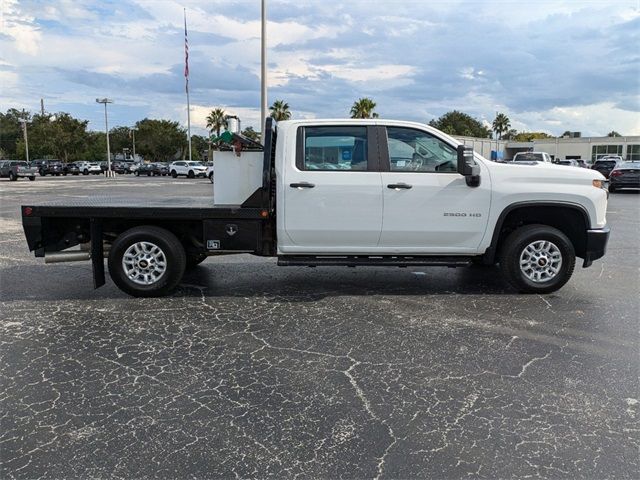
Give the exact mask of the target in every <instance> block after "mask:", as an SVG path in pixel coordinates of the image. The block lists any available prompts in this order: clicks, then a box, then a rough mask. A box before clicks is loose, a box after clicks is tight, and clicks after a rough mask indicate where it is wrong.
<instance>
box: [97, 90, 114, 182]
mask: <svg viewBox="0 0 640 480" xmlns="http://www.w3.org/2000/svg"><path fill="white" fill-rule="evenodd" d="M96 102H97V103H104V129H105V133H106V134H107V171H106V172H105V174H106V175H107V177H115V173H113V170H111V148H110V147H109V120H108V118H107V103H113V100H111V99H109V98H96Z"/></svg>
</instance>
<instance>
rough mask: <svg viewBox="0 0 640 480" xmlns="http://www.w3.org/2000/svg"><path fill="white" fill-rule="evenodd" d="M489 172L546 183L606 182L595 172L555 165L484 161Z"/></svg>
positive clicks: (602, 176)
mask: <svg viewBox="0 0 640 480" xmlns="http://www.w3.org/2000/svg"><path fill="white" fill-rule="evenodd" d="M485 165H486V166H487V167H488V168H489V170H490V171H496V172H500V174H501V175H504V176H507V177H511V178H514V179H518V178H521V179H527V180H534V179H536V180H544V181H546V182H548V183H574V182H576V183H582V182H585V181H586V182H588V181H589V180H606V178H605V177H604V175H602V174H601V173H600V172H598V171H597V170H591V169H588V168H580V167H572V166H568V165H556V164H555V163H541V162H539V163H534V164H531V165H529V164H524V163H517V164H510V163H496V162H490V161H486V160H485Z"/></svg>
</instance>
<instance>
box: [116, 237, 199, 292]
mask: <svg viewBox="0 0 640 480" xmlns="http://www.w3.org/2000/svg"><path fill="white" fill-rule="evenodd" d="M137 242H150V243H153V244H154V245H157V246H158V247H159V248H160V250H162V253H163V254H164V256H165V260H166V270H165V272H164V274H163V275H162V276H161V277H160V278H159V279H158V280H157V281H156V282H155V283H152V284H150V285H141V284H139V283H136V282H134V281H133V280H132V279H130V278H129V277H128V276H127V274H126V272H125V271H124V267H123V265H122V259H123V256H124V254H125V252H126V251H127V249H128V248H129V247H131V246H132V245H133V244H135V243H137ZM108 265H109V274H110V275H111V278H112V280H113V282H114V283H115V284H116V285H117V286H118V288H120V290H122V291H123V292H125V293H128V294H129V295H131V296H134V297H160V296H163V295H167V294H168V293H170V292H171V291H172V290H174V289H175V288H176V287H177V286H178V284H179V283H180V280H182V276H183V275H184V271H185V267H186V255H185V253H184V248H183V246H182V244H181V243H180V241H179V240H178V239H177V238H176V236H175V235H174V234H173V233H171V232H169V231H168V230H165V229H164V228H159V227H154V226H150V225H148V226H141V227H134V228H132V229H130V230H127V231H126V232H124V233H122V234H120V235H119V236H118V238H116V240H115V242H113V245H112V246H111V251H110V252H109V260H108Z"/></svg>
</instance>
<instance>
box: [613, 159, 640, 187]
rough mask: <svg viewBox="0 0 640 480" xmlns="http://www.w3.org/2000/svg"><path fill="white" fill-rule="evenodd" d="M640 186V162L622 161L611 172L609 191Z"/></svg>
mask: <svg viewBox="0 0 640 480" xmlns="http://www.w3.org/2000/svg"><path fill="white" fill-rule="evenodd" d="M622 188H640V162H620V163H618V164H617V165H616V167H615V168H614V169H613V170H612V171H611V173H610V174H609V191H610V192H611V193H613V192H615V191H617V190H620V189H622Z"/></svg>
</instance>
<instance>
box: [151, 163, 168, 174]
mask: <svg viewBox="0 0 640 480" xmlns="http://www.w3.org/2000/svg"><path fill="white" fill-rule="evenodd" d="M152 165H153V171H152V173H153V175H154V176H162V177H165V176H167V175H169V165H167V164H166V163H160V162H159V163H153V164H152Z"/></svg>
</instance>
